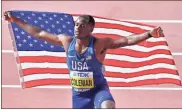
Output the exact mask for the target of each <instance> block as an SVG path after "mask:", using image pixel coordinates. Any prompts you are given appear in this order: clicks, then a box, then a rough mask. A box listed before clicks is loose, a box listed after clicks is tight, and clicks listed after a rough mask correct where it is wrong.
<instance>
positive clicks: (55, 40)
mask: <svg viewBox="0 0 182 110" xmlns="http://www.w3.org/2000/svg"><path fill="white" fill-rule="evenodd" d="M64 37H66V36H65V35H62V34H61V35H54V34H52V33H48V32H46V31H41V32H40V33H39V35H38V38H39V39H41V40H45V41H47V42H50V43H52V44H55V45H60V46H63V43H62V42H63V41H64Z"/></svg>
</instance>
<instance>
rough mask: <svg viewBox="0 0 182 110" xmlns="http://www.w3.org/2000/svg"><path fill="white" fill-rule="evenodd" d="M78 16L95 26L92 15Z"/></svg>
mask: <svg viewBox="0 0 182 110" xmlns="http://www.w3.org/2000/svg"><path fill="white" fill-rule="evenodd" d="M79 18H82V19H84V20H85V21H86V23H88V24H91V25H92V26H93V27H94V26H95V20H94V17H93V16H91V15H81V16H79Z"/></svg>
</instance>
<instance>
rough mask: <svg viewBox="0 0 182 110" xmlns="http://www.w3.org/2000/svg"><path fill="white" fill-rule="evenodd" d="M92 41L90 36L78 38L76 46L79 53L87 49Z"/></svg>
mask: <svg viewBox="0 0 182 110" xmlns="http://www.w3.org/2000/svg"><path fill="white" fill-rule="evenodd" d="M89 43H90V37H86V38H85V39H76V48H77V51H78V52H79V53H82V52H83V51H84V50H85V49H87V47H88V45H89Z"/></svg>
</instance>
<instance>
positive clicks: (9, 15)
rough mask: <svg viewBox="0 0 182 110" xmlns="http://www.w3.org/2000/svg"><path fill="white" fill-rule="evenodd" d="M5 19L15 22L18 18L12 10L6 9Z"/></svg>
mask: <svg viewBox="0 0 182 110" xmlns="http://www.w3.org/2000/svg"><path fill="white" fill-rule="evenodd" d="M3 17H4V20H6V21H8V22H14V21H15V20H16V17H14V16H13V15H12V14H11V13H10V12H7V11H5V12H4V16H3Z"/></svg>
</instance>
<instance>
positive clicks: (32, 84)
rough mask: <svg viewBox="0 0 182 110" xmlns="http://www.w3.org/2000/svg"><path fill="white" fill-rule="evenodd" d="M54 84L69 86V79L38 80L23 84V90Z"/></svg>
mask: <svg viewBox="0 0 182 110" xmlns="http://www.w3.org/2000/svg"><path fill="white" fill-rule="evenodd" d="M55 84H60V85H70V80H69V79H40V80H32V81H27V82H24V87H25V88H30V87H36V86H43V85H55Z"/></svg>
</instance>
